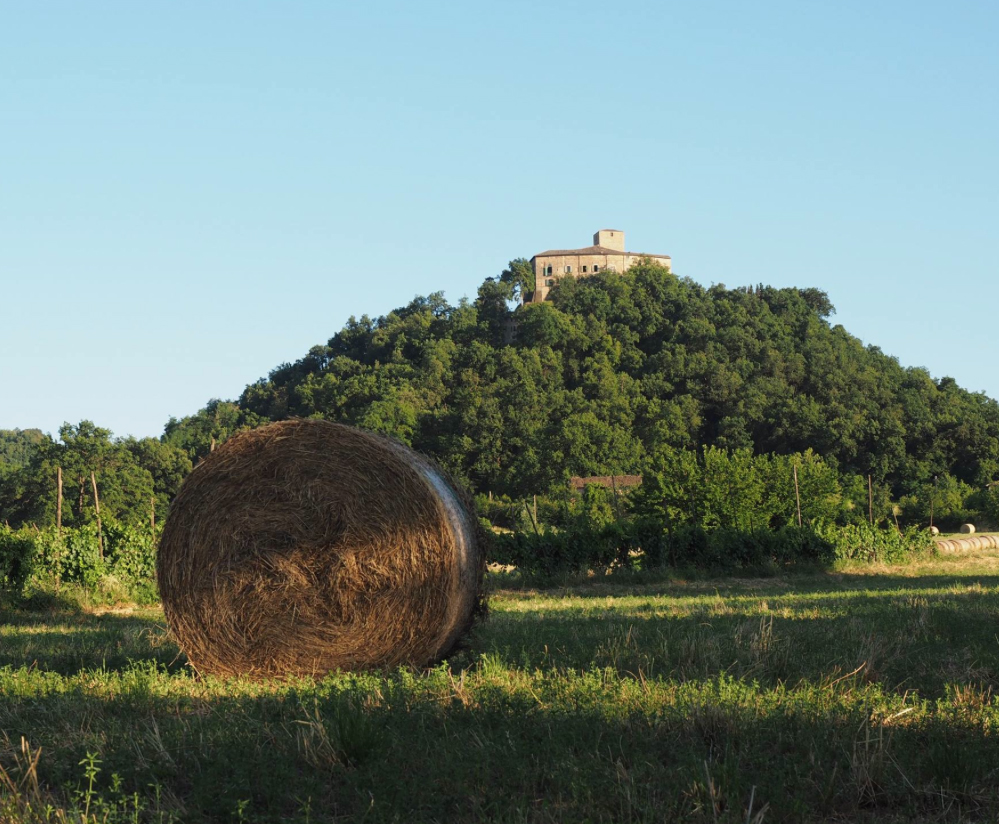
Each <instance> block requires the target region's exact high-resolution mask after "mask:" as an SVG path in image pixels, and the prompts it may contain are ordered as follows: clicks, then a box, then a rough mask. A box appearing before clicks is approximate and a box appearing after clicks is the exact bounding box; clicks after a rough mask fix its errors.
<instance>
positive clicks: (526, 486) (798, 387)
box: [0, 259, 999, 524]
mask: <svg viewBox="0 0 999 824" xmlns="http://www.w3.org/2000/svg"><path fill="white" fill-rule="evenodd" d="M531 282H533V275H532V273H531V271H530V266H529V264H528V262H527V261H525V260H522V259H521V260H516V261H512V262H511V264H510V266H509V268H508V269H507V270H505V271H504V272H503V273H502V274H501V275H499V276H497V277H495V278H489V279H487V280H486V281H485V282H484V283H483V284H482V285H481V287H480V288H479V290H478V294H477V297H476V298H475V300H474V301H467V300H462V301H460V302H459V303H458V304H457V305H452V304H449V303H448V302H447V301H446V300H445V299H444V297H443V295H442V294H441V293H434V294H431V295H429V296H426V297H418V298H416V299H414V300H413V301H411V302H410V303H409V304H408V305H407V306H405V307H401V308H399V309H397V310H395V311H393V312H390V313H389V314H387V315H385V316H384V317H379V318H377V319H372V318H370V317H368V316H367V315H365V316H362V317H361V318H359V319H357V318H354V317H351V318H350V320H349V321H348V322H347V324H346V325H345V326H344V327H343V329H341V330H340V331H339V332H337V333H336V334H335V335H334V336H333V337H332V338H330V340H329V341H328V342H327V343H326V344H324V345H319V346H315V347H313V348H312V349H311V350H310V351H309V352H308V353H307V354H306V355H305V356H304V357H303V358H301V359H300V360H298V361H296V362H295V363H289V364H282V365H281V366H278V367H277V368H276V369H274V370H273V371H272V372H271V373H270V374H269V375H268V376H267V377H266V378H262V379H260V380H259V381H257V382H256V383H253V384H251V385H249V386H247V387H246V389H245V390H244V392H243V393H242V395H241V396H240V397H239V398H238V399H236V400H235V401H220V400H212V401H210V402H209V403H208V404H207V405H206V406H205V407H204V408H203V409H202V410H200V411H198V412H197V413H195V414H193V415H190V416H188V417H186V418H183V419H181V420H177V419H170V421H169V422H168V423H167V424H166V427H165V431H164V434H163V436H162V438H161V439H160V440H159V441H156V440H155V439H143V440H142V441H135V440H134V439H126V440H115V439H113V438H111V437H110V433H107V436H106V437H104V440H103V443H104V446H102V447H101V448H99V449H98V448H97V447H96V446H95V447H93V449H92V450H91V451H92V452H94V454H95V455H97V456H98V458H99V459H101V460H103V461H104V464H103V465H102V467H101V471H103V472H104V473H105V474H110V469H111V468H112V467H117V470H116V471H118V472H119V473H123V474H124V475H125V476H127V475H128V472H125V469H128V470H129V472H131V476H132V480H131V481H129V482H128V484H127V485H128V486H130V487H134V493H135V494H136V495H139V496H140V497H141V496H145V506H146V508H148V506H149V500H150V497H154V498H157V502H158V501H159V498H162V499H163V500H164V501H166V500H168V499H169V498H170V497H172V494H173V493H174V492H175V491H176V486H177V485H179V482H180V481H179V479H180V478H182V476H183V475H184V474H186V471H189V468H190V465H192V464H194V463H196V462H197V461H198V460H200V459H201V458H203V457H204V456H205V455H207V454H208V452H209V451H211V449H212V448H214V445H215V444H218V443H221V442H223V441H225V440H226V438H228V437H229V436H231V435H232V434H233V433H235V432H237V431H239V430H241V429H245V428H250V427H254V426H258V425H261V424H263V423H266V422H268V421H272V420H280V419H283V418H287V417H292V416H300V417H318V418H325V419H328V420H332V421H337V422H342V423H347V424H351V425H354V426H359V427H361V428H364V429H367V430H370V431H375V432H380V433H383V434H386V435H389V436H391V437H394V438H397V439H399V440H400V441H402V442H404V443H406V444H408V445H411V446H413V447H414V448H415V449H417V450H419V451H421V452H423V453H426V454H428V455H430V456H431V457H433V458H434V459H435V460H437V461H438V462H439V463H440V464H441V465H442V466H443V467H444V468H446V469H447V470H448V471H449V472H451V473H452V474H453V475H455V476H456V477H457V478H459V479H460V480H462V481H463V482H465V483H466V484H468V486H469V487H470V488H471V489H472V490H473V491H474V492H477V493H489V492H492V493H494V494H497V495H505V496H509V497H511V498H523V497H525V496H529V495H533V494H554V493H556V492H558V491H559V490H562V489H564V488H565V487H566V485H567V483H568V480H569V478H570V476H573V475H579V476H584V477H585V476H591V475H612V474H649V473H655V472H657V471H659V470H660V469H661V467H663V466H664V465H667V464H669V463H670V462H671V461H675V460H676V456H677V455H678V454H680V453H685V452H691V451H698V450H701V449H703V448H704V447H715V448H719V449H723V450H727V451H729V452H735V451H737V450H747V449H748V450H751V451H752V452H753V453H755V454H774V455H791V454H795V453H806V452H808V451H809V450H811V451H812V452H814V453H815V454H817V455H820V456H822V458H823V459H824V461H825V462H827V463H828V464H829V466H831V467H834V468H835V470H836V471H837V472H839V473H841V474H843V475H859V476H867V475H870V476H872V478H873V481H874V483H875V484H877V485H878V486H879V487H880V488H882V489H884V490H885V491H886V493H887V494H888V495H890V496H891V497H892V498H893V499H896V500H897V499H901V498H904V497H908V498H910V499H913V498H915V499H919V500H924V501H925V500H928V499H929V497H930V496H931V495H932V494H934V492H933V491H931V490H936V491H939V490H941V488H942V489H944V490H949V491H950V494H952V497H953V496H954V495H957V496H958V497H960V495H961V494H963V495H964V496H965V497H967V496H968V495H970V494H972V493H973V492H976V491H978V492H981V491H983V490H985V489H986V488H987V487H988V486H989V485H990V484H992V483H993V482H995V481H996V479H997V478H999V403H997V402H996V401H995V400H993V399H991V398H988V397H986V396H985V395H984V394H981V393H972V392H969V391H967V390H965V389H962V388H961V387H959V386H958V385H957V384H956V382H955V381H954V380H953V379H952V378H941V379H939V380H934V379H933V378H932V377H931V376H930V375H929V373H928V372H927V371H926V370H925V369H922V368H917V367H908V368H905V367H902V366H901V365H900V364H899V362H898V360H897V359H896V358H894V357H891V356H888V355H886V354H884V353H883V352H882V351H881V350H880V349H879V348H877V347H875V346H864V345H863V343H862V342H861V341H860V340H858V339H857V338H856V337H854V336H853V335H851V334H849V333H848V332H847V331H846V330H845V329H844V328H843V327H842V326H839V325H835V326H834V325H832V324H831V323H830V321H829V318H830V316H831V315H832V314H833V313H834V309H833V306H832V305H831V303H830V302H829V299H828V297H827V295H826V294H825V293H824V292H822V291H820V290H818V289H795V288H784V289H777V288H773V287H769V286H762V285H761V286H756V287H750V288H737V289H728V288H726V287H725V286H723V285H716V286H711V287H703V286H700V285H699V284H697V283H694V282H693V281H691V280H689V279H686V278H679V277H677V276H675V275H673V274H671V273H670V272H669V271H668V270H666V269H665V268H663V267H661V266H659V265H657V264H655V263H651V262H644V263H642V264H640V265H638V266H635V267H633V268H632V269H631V270H629V271H628V272H627V273H625V274H623V275H622V274H614V273H601V274H599V275H594V276H591V277H587V278H579V279H577V278H565V279H563V280H561V281H560V282H559V284H558V285H557V286H556V287H555V288H554V289H553V290H552V292H551V294H550V299H549V300H548V301H546V302H544V303H541V304H531V303H526V304H524V305H520V297H521V294H522V293H523V292H524V290H526V289H527V288H528V284H529V283H531ZM525 296H526V295H525ZM85 424H88V422H82V423H81V424H80V425H79V426H78V427H75V428H74V427H70V426H69V425H67V426H66V427H64V428H63V429H64V430H65V432H61V435H62V438H63V441H64V442H63V443H62V444H58V443H53V442H51V440H50V439H49V438H47V436H42V437H41V438H40V439H39V438H38V437H37V436H35V435H32V436H31V443H30V444H27V445H25V443H23V441H24V440H25V437H24V436H23V434H22V437H21V441H19V442H18V445H17V446H14V445H13V444H11V445H10V446H9V447H8V448H7V449H8V451H9V452H10V453H11V454H13V455H15V456H16V459H13V460H12V459H7V458H5V457H4V456H5V455H7V452H6V451H5V447H4V446H3V443H4V441H5V438H4V437H3V436H2V433H0V521H2V520H4V519H7V520H10V522H11V524H14V523H15V520H22V521H29V520H32V519H42V520H45V519H47V518H48V517H50V516H49V513H50V512H51V505H50V504H51V502H50V501H48V498H46V495H48V496H49V497H51V496H52V494H51V492H48V493H46V492H44V490H43V487H45V486H46V485H47V486H48V487H49V488H51V486H52V483H51V479H50V478H49V477H48V476H49V475H51V473H52V472H53V471H54V466H55V465H56V464H55V463H54V462H55V461H58V460H60V459H62V457H67V458H69V457H73V456H74V454H75V453H73V452H72V446H73V443H72V442H73V440H74V439H80V438H81V437H83V438H84V440H86V438H88V437H89V438H91V439H92V438H94V437H96V436H95V435H94V432H92V431H91V430H90V429H88V428H87V426H85ZM88 425H89V426H91V427H92V424H88ZM81 429H82V430H83V434H82V436H81ZM94 429H96V427H95V428H94ZM26 431H28V432H30V430H26ZM104 432H106V430H100V433H104ZM67 435H68V437H69V440H68V441H67V440H66V437H67ZM6 440H7V441H13V440H14V439H13V438H11V437H8V438H6ZM97 440H100V438H97ZM149 442H151V443H155V444H158V446H157V447H155V448H154V447H153V446H152V445H151V444H150V443H149ZM84 445H85V444H82V443H81V444H79V445H78V448H77V452H81V453H85V452H86V450H85V449H83V446H84ZM59 449H62V450H64V455H60V454H59V452H58V450H59ZM65 450H69V451H68V452H65ZM102 450H103V451H102ZM125 453H128V454H129V455H130V456H131V462H129V460H126V457H125ZM83 459H84V458H80V460H83ZM95 460H96V459H95ZM5 461H6V463H5ZM74 466H76V465H75V464H74ZM133 466H134V467H135V468H136V469H135V471H133V470H132V469H131V468H132V467H133ZM64 472H67V470H66V469H64ZM68 472H69V475H70V476H71V477H72V478H73V484H76V485H77V486H74V489H75V490H77V492H78V489H77V487H83V486H85V484H82V483H80V482H79V481H80V478H82V477H83V476H82V475H81V474H80V472H79V471H78V469H71V470H68ZM74 473H75V474H74ZM147 475H148V477H146V476H147ZM104 483H105V484H111V483H112V481H111V479H110V477H109V478H105V479H104ZM124 483H125V482H124V481H121V482H120V483H119V486H121V485H122V484H124ZM955 490H957V491H956V492H955ZM77 492H74V494H77ZM115 494H117V493H115ZM122 494H126V493H125V491H123V492H122ZM84 498H85V495H84V494H83V493H79V494H78V497H77V499H76V503H77V504H80V509H81V514H80V517H81V519H85V518H86V514H85V510H86V506H85V505H83V504H81V503H80V502H82V501H84ZM102 503H103V501H102ZM12 515H13V516H14V517H12Z"/></svg>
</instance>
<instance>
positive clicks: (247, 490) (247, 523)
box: [156, 420, 485, 677]
mask: <svg viewBox="0 0 999 824" xmlns="http://www.w3.org/2000/svg"><path fill="white" fill-rule="evenodd" d="M484 569H485V556H484V552H483V544H482V541H481V540H480V532H479V526H478V521H477V519H476V518H474V517H473V516H472V515H471V505H470V503H469V501H468V499H467V497H466V496H465V495H464V494H463V493H461V492H460V491H458V490H457V488H456V487H455V486H454V485H452V484H451V483H449V481H448V480H447V479H446V478H445V476H444V475H443V473H442V472H441V471H440V470H439V469H438V468H437V467H436V466H435V465H434V464H433V463H431V462H430V461H429V460H428V459H426V458H424V457H422V456H420V455H418V454H417V453H415V452H413V451H412V450H410V449H408V448H407V447H404V446H402V445H401V444H398V443H396V442H394V441H390V440H388V439H387V438H383V437H380V436H377V435H371V434H368V433H366V432H362V431H360V430H357V429H353V428H351V427H348V426H341V425H339V424H334V423H329V422H327V421H316V420H290V421H282V422H280V423H274V424H270V425H269V426H265V427H262V428H260V429H255V430H252V431H249V432H244V433H241V434H239V435H236V436H235V437H233V438H231V439H230V440H228V441H227V442H226V443H224V444H222V446H220V447H219V448H218V449H216V450H215V451H214V452H212V453H211V454H210V455H209V456H208V457H206V458H205V459H204V460H203V461H202V462H201V463H200V464H199V465H198V466H197V467H196V468H195V469H194V471H193V472H192V473H191V474H190V475H189V476H188V477H187V479H186V480H185V481H184V483H183V485H182V487H181V489H180V492H179V493H178V495H177V497H176V499H175V500H174V502H173V505H172V506H171V508H170V513H169V516H168V518H167V522H166V526H165V528H164V530H163V537H162V539H161V542H160V549H159V557H158V559H157V567H156V573H157V578H158V580H159V587H160V596H161V598H162V600H163V608H164V611H165V613H166V617H167V620H168V622H169V623H170V627H171V629H172V630H173V633H174V635H175V636H176V638H177V641H178V643H179V644H180V647H181V649H183V651H184V652H185V653H186V654H187V657H188V659H189V660H190V662H191V664H192V665H193V666H194V667H195V668H196V669H197V670H199V671H201V672H208V673H214V674H217V675H248V676H252V677H267V676H283V675H322V674H325V673H327V672H329V671H331V670H336V669H344V670H357V669H368V668H380V667H393V666H398V665H401V664H411V665H416V666H422V665H425V664H429V663H432V662H434V661H436V660H439V659H440V658H442V657H444V656H446V655H447V654H448V653H449V652H450V651H452V650H453V649H454V648H455V646H456V645H457V644H458V642H459V641H460V640H461V638H462V637H463V636H464V634H465V633H466V632H467V630H468V629H469V628H470V627H471V624H472V622H473V620H474V618H475V617H476V616H477V615H478V614H479V613H480V612H481V611H482V607H483V604H482V578H483V573H484Z"/></svg>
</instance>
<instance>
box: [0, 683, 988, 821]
mask: <svg viewBox="0 0 999 824" xmlns="http://www.w3.org/2000/svg"><path fill="white" fill-rule="evenodd" d="M466 675H467V676H468V678H467V681H466V679H465V678H462V679H461V680H460V682H457V681H455V680H454V678H453V675H451V676H449V675H448V674H446V673H444V672H443V671H434V672H432V673H430V674H429V675H428V676H427V677H426V678H424V679H419V680H417V681H414V680H413V679H412V678H411V677H408V678H407V677H406V676H403V675H391V676H388V677H385V678H383V677H380V676H364V677H361V678H357V679H352V678H351V677H348V676H340V677H336V676H334V677H331V678H330V679H327V680H326V681H324V682H322V683H320V684H315V685H298V686H296V687H294V688H288V687H286V688H283V689H280V690H279V689H274V690H272V691H269V692H265V693H264V694H258V695H230V694H214V695H211V696H201V697H198V698H193V697H188V698H184V697H181V696H178V695H171V696H165V695H163V694H162V690H163V685H162V684H161V683H160V682H161V681H162V679H163V678H164V677H165V676H163V675H161V674H157V673H155V672H152V671H150V672H148V673H147V679H148V683H147V684H146V688H145V689H131V690H126V691H124V692H120V693H117V694H113V693H114V692H115V690H119V689H120V685H116V684H112V685H109V688H108V691H107V692H106V693H104V694H95V693H93V692H85V693H75V694H72V695H49V696H20V695H5V696H0V726H2V727H3V729H4V730H5V731H6V732H7V735H8V737H10V738H11V739H13V740H17V737H18V736H21V735H24V736H27V737H28V738H29V740H30V741H31V742H32V743H33V745H34V746H36V747H38V746H41V747H42V749H43V759H42V762H41V766H40V777H41V778H42V780H43V782H44V783H45V784H46V785H48V786H49V787H52V788H55V789H56V790H57V791H58V792H59V793H60V794H61V795H62V796H63V797H66V798H69V797H71V796H72V792H73V790H74V788H76V787H79V786H81V785H82V783H83V778H82V769H81V767H80V766H79V764H80V762H81V761H83V760H84V759H85V756H86V755H87V753H92V754H94V755H96V756H97V757H98V758H99V760H100V769H101V773H100V775H99V776H98V779H97V781H96V787H97V792H98V794H99V797H100V798H101V799H110V800H113V798H114V796H115V793H118V794H120V795H122V796H128V795H129V794H131V793H133V792H134V793H138V794H140V795H141V796H143V797H144V798H145V799H146V801H147V802H148V803H149V804H150V805H151V804H153V803H156V804H159V805H161V807H162V806H165V807H166V809H167V811H168V812H169V811H172V812H175V813H176V814H177V815H178V817H179V818H182V819H184V820H197V821H229V820H247V821H253V820H258V821H264V820H268V821H270V820H289V819H295V820H305V819H309V820H312V821H335V820H336V821H343V820H350V821H354V820H358V821H359V820H362V819H363V820H364V821H367V822H380V821H386V822H387V821H408V822H423V821H437V822H439V821H453V820H468V821H482V820H489V821H510V822H514V821H538V822H556V821H559V822H561V821H583V820H586V821H594V822H612V821H663V820H684V821H687V820H689V821H712V822H743V821H746V820H749V819H750V818H751V813H750V799H753V804H754V805H755V806H754V808H753V811H755V812H759V810H760V809H761V808H762V807H763V806H764V805H765V804H768V805H769V806H770V815H768V816H767V818H766V820H768V821H769V820H788V821H792V820H793V821H808V820H829V819H830V818H838V819H839V820H847V818H848V819H849V820H878V821H900V820H913V817H914V816H920V815H926V816H932V818H933V820H955V821H957V820H962V821H964V820H969V817H970V819H971V820H979V819H981V820H986V819H988V818H990V817H991V816H993V815H996V814H999V801H997V797H996V792H997V791H996V785H995V782H994V780H993V778H994V775H993V771H994V766H995V764H996V763H997V762H999V739H997V738H996V737H995V736H993V735H991V734H989V733H988V731H987V729H986V723H985V718H986V716H987V710H986V709H983V708H982V707H981V706H978V707H977V708H973V709H975V711H976V712H978V713H979V714H978V715H975V714H974V712H965V713H962V712H955V713H953V714H946V713H936V714H932V713H926V712H922V711H920V712H917V711H916V710H914V709H912V707H913V706H914V705H912V704H911V703H910V704H904V702H900V701H898V700H896V701H895V702H894V703H891V702H884V701H883V699H881V698H880V697H879V696H878V695H877V692H876V690H875V691H868V693H865V692H864V691H863V690H862V689H856V690H854V689H851V690H846V691H837V690H833V689H828V690H825V691H823V690H813V691H812V692H809V693H802V694H801V695H800V696H799V697H798V698H796V699H792V698H791V697H785V698H784V699H783V700H778V699H777V698H775V697H774V696H773V695H772V694H769V693H765V692H763V691H761V690H760V689H759V688H758V687H756V686H754V685H751V684H743V683H739V682H735V681H732V680H728V679H725V678H721V679H712V680H707V681H702V682H691V683H690V684H687V685H685V686H681V687H677V686H675V685H672V686H671V685H664V684H651V685H649V684H645V685H642V684H640V683H639V682H637V681H634V680H631V679H627V680H615V679H613V678H608V677H607V676H606V675H605V674H601V673H599V672H590V673H583V674H577V675H571V676H567V677H565V678H562V679H559V680H558V681H554V680H552V679H550V678H546V677H545V676H544V675H543V674H540V673H539V674H537V675H535V676H534V677H531V678H520V679H512V680H509V681H506V682H504V681H503V680H502V677H503V676H502V671H501V670H499V669H497V668H496V667H495V666H491V665H487V664H483V665H482V666H481V667H480V668H479V669H478V670H470V671H469V672H467V673H466ZM133 680H135V681H136V683H139V681H140V680H141V679H133ZM126 681H127V679H126ZM215 688H216V689H219V687H218V686H217V685H216V687H215ZM4 760H5V759H4V758H3V755H2V753H0V761H4ZM5 766H8V767H9V766H10V764H9V761H6V763H5ZM112 776H118V789H117V790H116V789H115V787H114V783H115V782H114V779H113V778H112ZM153 799H159V800H158V801H155V802H154V801H153ZM747 813H750V814H747ZM920 820H921V819H920Z"/></svg>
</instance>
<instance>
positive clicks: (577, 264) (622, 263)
mask: <svg viewBox="0 0 999 824" xmlns="http://www.w3.org/2000/svg"><path fill="white" fill-rule="evenodd" d="M641 260H643V256H636V255H627V254H620V255H551V256H549V257H536V258H535V259H534V298H533V300H532V302H533V303H541V302H542V301H543V300H545V299H546V298H547V297H548V293H549V292H550V291H551V289H552V286H554V285H555V283H556V282H558V279H559V278H563V277H587V276H588V275H592V274H595V273H596V272H598V271H599V272H606V271H614V272H626V271H627V270H628V269H630V268H631V267H632V265H634V264H636V263H638V262H639V261H641ZM652 260H654V261H656V262H657V263H661V264H663V265H664V266H666V267H667V268H668V267H669V266H670V262H671V261H670V258H669V256H668V255H656V256H654V257H652ZM549 266H550V267H551V269H552V273H551V274H550V275H549V274H548V273H547V270H548V267H549ZM567 266H571V267H572V271H571V272H566V271H565V269H566V267H567ZM584 266H585V267H586V271H583V267H584ZM594 267H599V268H597V269H595V268H594ZM549 281H550V282H549Z"/></svg>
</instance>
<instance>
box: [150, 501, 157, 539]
mask: <svg viewBox="0 0 999 824" xmlns="http://www.w3.org/2000/svg"><path fill="white" fill-rule="evenodd" d="M149 529H150V530H151V531H152V533H153V535H155V534H156V496H155V495H150V496H149Z"/></svg>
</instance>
